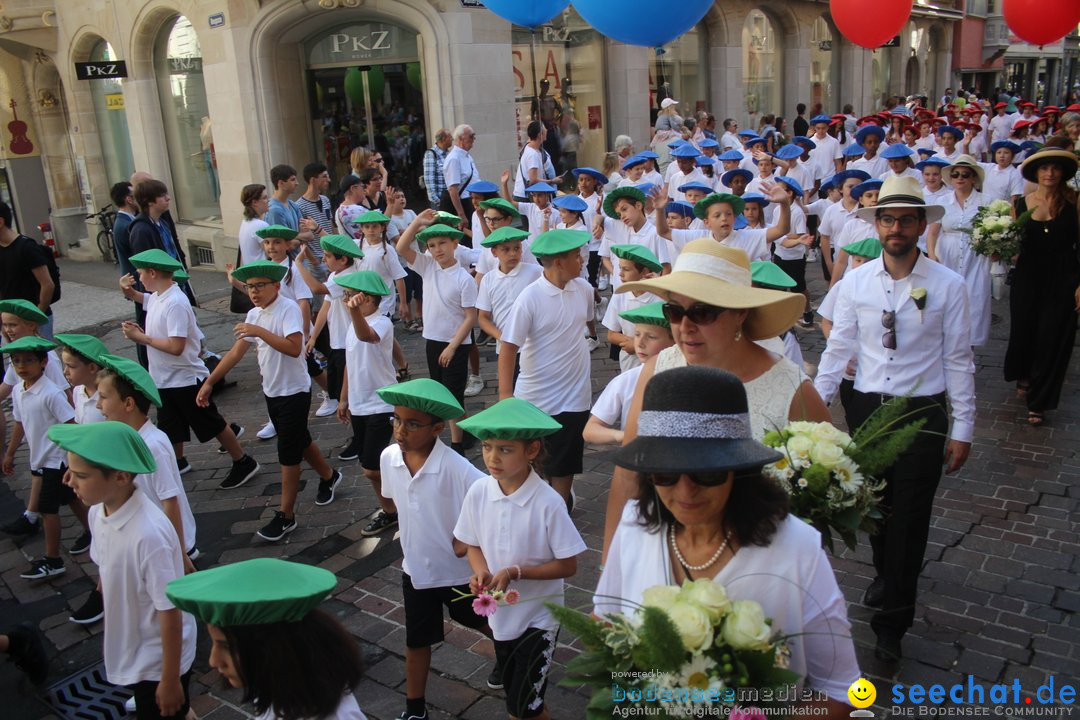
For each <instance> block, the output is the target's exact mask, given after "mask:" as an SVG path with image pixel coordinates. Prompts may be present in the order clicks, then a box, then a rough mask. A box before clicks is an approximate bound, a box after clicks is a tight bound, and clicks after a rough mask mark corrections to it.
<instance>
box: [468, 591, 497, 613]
mask: <svg viewBox="0 0 1080 720" xmlns="http://www.w3.org/2000/svg"><path fill="white" fill-rule="evenodd" d="M498 608H499V603H498V601H496V600H495V598H493V597H491V596H490V595H488V594H487V593H481V594H480V595H477V596H476V599H475V600H473V601H472V609H473V612H474V613H476V614H477V615H479V616H481V617H491V616H492V615H494V614H495V611H496V610H497V609H498Z"/></svg>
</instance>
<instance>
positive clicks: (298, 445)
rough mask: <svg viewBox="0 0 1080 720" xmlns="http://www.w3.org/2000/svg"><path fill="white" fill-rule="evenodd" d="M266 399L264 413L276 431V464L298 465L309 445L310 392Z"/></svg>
mask: <svg viewBox="0 0 1080 720" xmlns="http://www.w3.org/2000/svg"><path fill="white" fill-rule="evenodd" d="M263 397H265V398H266V412H267V413H269V414H270V421H271V422H272V423H274V428H275V429H276V430H277V454H278V462H279V463H280V464H282V465H299V464H300V461H301V460H303V459H304V451H305V450H307V446H308V445H310V444H311V433H310V432H308V425H307V421H308V412H309V411H310V410H311V390H305V391H304V392H299V393H296V394H295V395H285V396H283V397H269V396H267V395H263Z"/></svg>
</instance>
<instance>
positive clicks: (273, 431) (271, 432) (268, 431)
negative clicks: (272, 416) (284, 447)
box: [255, 421, 277, 440]
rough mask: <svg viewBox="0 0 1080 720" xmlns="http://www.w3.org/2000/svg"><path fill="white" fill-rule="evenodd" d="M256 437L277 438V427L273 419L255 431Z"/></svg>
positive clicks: (261, 438)
mask: <svg viewBox="0 0 1080 720" xmlns="http://www.w3.org/2000/svg"><path fill="white" fill-rule="evenodd" d="M255 437H257V438H259V439H260V440H269V439H270V438H275V437H277V428H276V427H274V423H273V422H272V421H270V422H267V423H266V424H265V425H263V426H262V430H260V431H259V432H257V433H255Z"/></svg>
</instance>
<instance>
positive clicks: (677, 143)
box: [667, 138, 690, 150]
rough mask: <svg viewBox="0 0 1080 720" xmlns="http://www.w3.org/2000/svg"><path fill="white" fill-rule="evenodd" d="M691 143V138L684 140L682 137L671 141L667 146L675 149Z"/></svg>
mask: <svg viewBox="0 0 1080 720" xmlns="http://www.w3.org/2000/svg"><path fill="white" fill-rule="evenodd" d="M689 144H690V141H689V140H683V139H682V138H679V139H678V140H672V141H671V142H669V143H668V144H667V146H668V147H669V148H671V149H672V150H674V149H675V148H677V147H682V146H683V145H689Z"/></svg>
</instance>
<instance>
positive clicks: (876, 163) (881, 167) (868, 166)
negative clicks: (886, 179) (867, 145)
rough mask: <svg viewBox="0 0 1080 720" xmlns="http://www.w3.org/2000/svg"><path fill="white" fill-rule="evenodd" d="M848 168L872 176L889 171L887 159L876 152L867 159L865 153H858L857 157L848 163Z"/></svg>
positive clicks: (878, 175)
mask: <svg viewBox="0 0 1080 720" xmlns="http://www.w3.org/2000/svg"><path fill="white" fill-rule="evenodd" d="M848 170H862V171H863V172H865V173H867V174H868V175H870V177H872V178H877V177H881V176H882V175H884V174H885V173H886V172H888V171H889V161H888V160H887V159H886V158H883V157H881V154H880V153H878V154H877V155H874V157H872V158H870V159H869V160H867V159H866V155H860V156H859V157H858V158H857V159H855V160H852V161H851V163H850V164H848Z"/></svg>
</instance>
